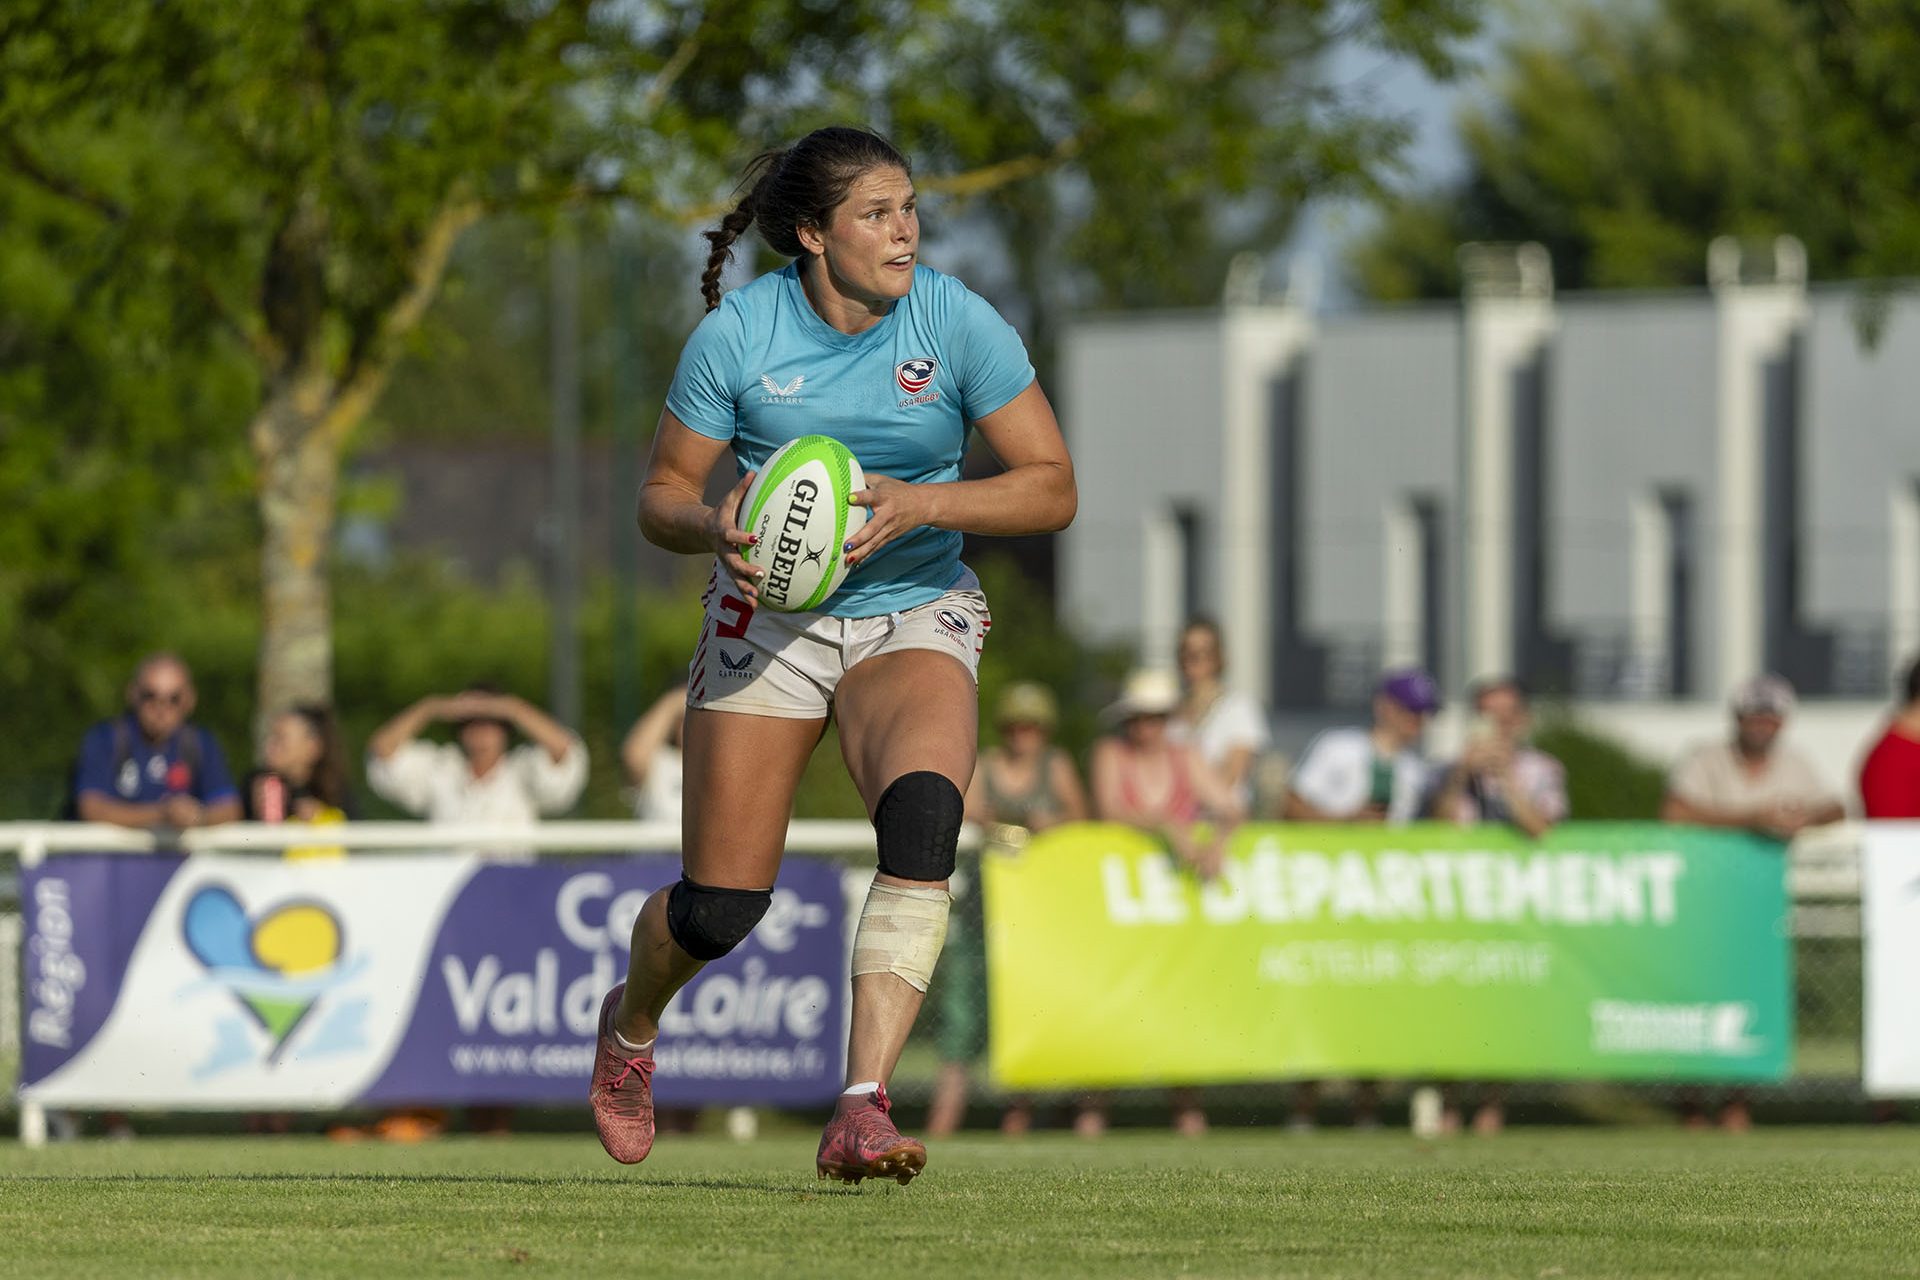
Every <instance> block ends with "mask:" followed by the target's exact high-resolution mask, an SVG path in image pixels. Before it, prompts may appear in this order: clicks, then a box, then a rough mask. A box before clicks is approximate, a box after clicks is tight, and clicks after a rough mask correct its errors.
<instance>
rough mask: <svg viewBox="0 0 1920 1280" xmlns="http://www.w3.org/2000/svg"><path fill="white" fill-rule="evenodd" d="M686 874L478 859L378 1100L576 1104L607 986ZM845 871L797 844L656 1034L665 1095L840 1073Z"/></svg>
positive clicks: (823, 1093)
mask: <svg viewBox="0 0 1920 1280" xmlns="http://www.w3.org/2000/svg"><path fill="white" fill-rule="evenodd" d="M679 875H680V862H679V859H678V858H677V857H666V856H658V855H643V856H639V857H632V858H619V859H604V860H602V859H596V860H592V861H586V860H582V861H573V860H569V861H566V862H546V863H540V864H536V865H532V866H483V867H482V868H481V869H480V870H479V871H478V872H477V873H476V874H475V875H474V877H473V879H471V880H470V881H468V882H467V885H466V887H465V888H464V889H462V890H461V892H460V894H459V896H458V897H457V898H456V899H455V900H454V902H453V906H452V908H451V910H449V911H448V913H447V917H446V919H445V920H444V921H443V922H442V923H441V926H440V931H439V936H438V937H437V938H436V939H435V941H434V945H433V951H432V954H431V956H430V957H429V959H428V963H427V968H426V972H425V973H424V974H423V975H422V980H421V989H420V999H419V1002H418V1003H417V1004H416V1005H415V1006H414V1010H413V1016H412V1018H411V1019H409V1021H408V1026H407V1030H406V1034H405V1036H404V1037H403V1038H402V1040H401V1042H400V1044H399V1047H398V1049H397V1051H396V1052H395V1053H394V1055H393V1057H392V1060H391V1061H390V1062H389V1064H388V1066H387V1068H386V1070H385V1071H384V1072H383V1073H382V1074H381V1076H380V1078H379V1079H378V1080H376V1081H375V1082H374V1083H373V1085H372V1086H371V1087H370V1088H368V1089H367V1090H366V1091H365V1092H364V1093H363V1094H362V1095H361V1096H362V1098H363V1099H364V1100H366V1101H370V1102H407V1101H419V1100H423V1099H424V1100H437V1101H445V1102H577V1101H579V1100H581V1099H582V1098H583V1097H584V1096H585V1095H584V1091H583V1082H584V1081H585V1080H586V1079H587V1078H588V1075H589V1074H590V1073H591V1071H592V1067H593V1050H594V1020H595V1018H596V1017H597V1016H598V1014H599V1012H600V1001H601V998H602V997H603V996H604V995H605V994H606V992H607V991H608V989H609V988H611V987H612V986H613V984H614V983H615V982H618V981H620V980H621V979H622V978H624V977H625V976H626V972H627V942H628V935H629V931H630V930H631V929H632V927H633V919H634V916H635V914H636V913H637V912H638V911H639V909H640V904H641V903H642V902H644V901H645V900H646V897H647V894H649V893H650V892H652V891H653V890H654V889H657V888H660V887H661V886H663V885H668V884H671V883H673V881H674V880H675V879H677V878H678V877H679ZM845 914H846V912H845V904H844V898H843V895H842V892H841V887H840V869H839V868H838V867H837V866H835V865H834V864H832V863H828V862H822V861H818V860H814V859H807V858H800V857H792V858H788V859H787V860H786V865H785V866H784V867H782V869H781V872H780V879H779V883H778V884H777V885H776V886H775V888H774V900H773V906H772V907H771V908H770V909H769V910H768V912H767V915H766V917H765V918H764V919H763V920H762V921H761V922H760V925H759V927H758V928H756V929H755V930H754V931H753V934H752V935H751V936H750V937H748V939H747V940H746V941H745V942H743V943H741V944H740V946H739V947H737V948H735V949H734V951H733V953H732V954H731V955H729V956H727V957H725V958H724V959H721V960H717V961H715V962H714V963H712V964H710V965H708V966H707V967H706V968H705V969H702V970H701V971H700V974H699V976H698V977H696V978H694V980H693V981H692V982H691V983H689V984H687V986H686V987H685V988H683V989H682V990H681V991H680V993H679V994H678V995H677V996H675V997H674V999H673V1001H672V1003H670V1004H669V1005H668V1006H667V1010H666V1013H665V1014H664V1015H663V1016H662V1018H661V1027H660V1041H659V1043H658V1044H657V1045H656V1046H655V1050H654V1062H655V1066H654V1076H653V1086H654V1097H655V1099H656V1101H658V1102H659V1103H660V1105H662V1106H670V1107H671V1106H697V1105H702V1104H707V1103H767V1104H783V1103H784V1104H807V1103H816V1102H822V1101H827V1100H830V1099H832V1098H833V1097H834V1095H836V1094H837V1093H839V1091H840V1089H841V1087H842V1083H843V1082H842V1079H841V1077H842V1075H843V1073H844V1071H845V1061H846V1015H845V1011H844V1000H845V983H846V972H847V957H846V943H845V941H844V939H845V936H846V931H845V924H844V921H845Z"/></svg>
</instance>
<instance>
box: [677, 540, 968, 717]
mask: <svg viewBox="0 0 1920 1280" xmlns="http://www.w3.org/2000/svg"><path fill="white" fill-rule="evenodd" d="M703 599H704V603H705V604H706V608H707V613H706V618H705V619H704V620H703V621H702V623H701V626H700V643H699V644H697V645H696V646H694V653H693V662H692V664H691V665H690V666H689V667H688V669H687V705H688V706H689V707H692V708H696V709H698V708H707V709H710V710H713V711H741V712H745V713H747V714H749V715H756V716H780V717H782V718H783V719H788V720H820V719H825V718H826V717H827V716H828V715H829V714H830V713H831V711H832V709H833V692H834V690H835V689H836V688H838V687H839V684H840V677H841V676H843V675H845V674H846V673H847V672H848V671H849V670H850V669H851V668H852V667H853V665H854V664H855V663H857V662H859V661H861V660H862V659H864V658H871V657H873V656H874V655H875V654H881V653H898V652H900V651H901V650H905V649H931V650H933V651H934V652H935V653H947V654H952V655H953V656H954V657H955V658H957V659H959V661H960V662H961V663H963V664H965V666H966V668H967V673H968V674H969V675H971V676H972V677H973V678H974V680H975V681H976V682H977V681H978V680H979V678H980V652H981V650H982V649H983V648H984V647H985V646H986V642H987V632H988V631H990V630H991V629H992V628H993V614H992V613H991V612H990V611H989V610H988V608H987V597H986V596H985V595H984V594H982V592H981V590H980V580H979V579H978V578H976V577H974V575H973V571H972V570H970V569H967V570H963V571H962V573H961V577H960V581H958V582H957V583H955V584H954V586H953V588H952V589H951V590H949V591H947V592H945V593H944V594H942V595H941V596H940V598H939V599H937V600H932V601H929V602H928V603H926V604H923V605H920V606H919V607H917V608H913V609H906V610H903V611H901V612H899V613H883V614H880V615H879V616H878V617H873V618H835V617H831V616H829V615H827V614H824V613H817V612H815V613H781V612H779V611H778V610H774V609H756V608H754V607H753V606H752V605H751V604H749V603H747V602H746V601H745V600H743V599H741V598H740V595H739V593H738V592H736V591H735V590H734V589H733V579H732V578H730V577H728V576H727V575H726V574H725V573H724V572H722V571H721V569H720V568H719V567H718V566H717V565H716V566H715V568H714V571H713V577H712V578H711V579H709V580H708V582H707V593H706V595H705V597H703Z"/></svg>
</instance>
